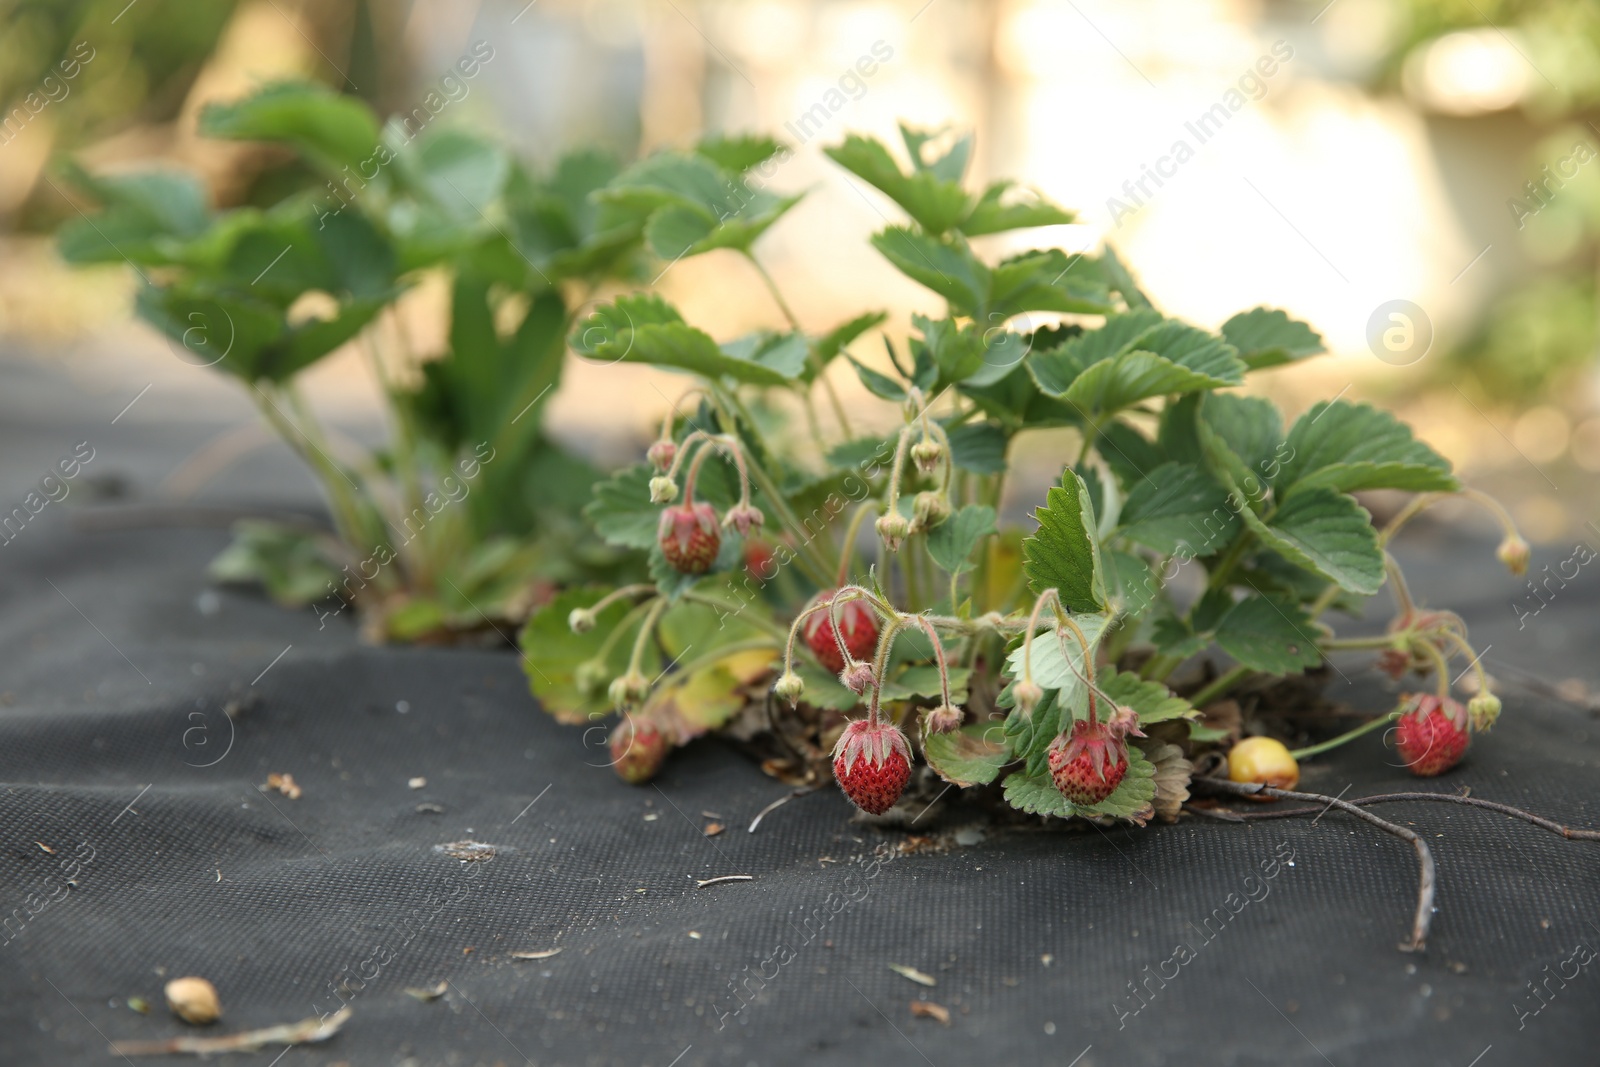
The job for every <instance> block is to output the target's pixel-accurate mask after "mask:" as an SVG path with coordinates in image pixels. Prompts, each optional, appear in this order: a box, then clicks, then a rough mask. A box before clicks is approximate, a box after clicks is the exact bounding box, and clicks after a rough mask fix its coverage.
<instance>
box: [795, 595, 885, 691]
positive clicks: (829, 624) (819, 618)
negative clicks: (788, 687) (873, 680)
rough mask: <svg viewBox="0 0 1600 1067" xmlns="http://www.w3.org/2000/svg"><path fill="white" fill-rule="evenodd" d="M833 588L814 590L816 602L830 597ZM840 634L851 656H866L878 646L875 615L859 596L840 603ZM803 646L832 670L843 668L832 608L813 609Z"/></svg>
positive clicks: (867, 657)
mask: <svg viewBox="0 0 1600 1067" xmlns="http://www.w3.org/2000/svg"><path fill="white" fill-rule="evenodd" d="M833 594H834V590H832V589H824V590H823V591H822V592H820V593H818V594H817V598H816V601H815V602H816V603H826V602H827V601H829V600H831V599H832V598H833ZM839 631H840V632H839V636H840V637H842V638H844V647H845V651H846V652H848V653H849V654H850V658H851V659H853V660H856V659H869V658H871V656H872V653H873V652H874V651H875V650H876V649H877V647H878V616H877V615H875V614H874V613H873V611H872V609H871V608H869V607H867V605H865V604H863V603H862V602H861V601H859V600H847V601H845V602H844V603H842V604H840V605H839ZM805 636H806V647H807V648H809V649H811V651H812V653H814V654H815V655H816V657H817V662H818V663H820V664H822V665H823V666H824V667H826V668H828V670H830V671H832V672H833V673H834V674H839V673H841V672H842V671H843V670H844V666H845V664H844V657H843V656H842V655H840V654H839V642H838V641H837V640H835V639H834V635H833V612H832V610H831V609H828V608H824V609H823V610H821V611H816V612H813V613H812V614H811V615H810V616H808V617H807V618H806V622H805Z"/></svg>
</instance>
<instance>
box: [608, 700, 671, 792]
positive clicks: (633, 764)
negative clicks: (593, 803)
mask: <svg viewBox="0 0 1600 1067" xmlns="http://www.w3.org/2000/svg"><path fill="white" fill-rule="evenodd" d="M610 747H611V769H612V770H614V771H616V772H617V777H619V778H621V779H622V780H623V781H624V782H629V783H632V784H633V785H643V784H644V783H645V782H648V781H649V780H650V779H652V778H654V777H655V776H656V772H657V771H659V770H661V765H662V764H663V763H665V762H666V760H667V752H668V751H669V750H670V749H671V748H672V745H671V743H670V742H669V741H668V740H667V738H666V735H665V734H663V733H662V732H661V728H660V727H659V726H657V725H656V724H655V723H654V722H651V721H650V720H648V719H643V718H638V717H636V716H632V715H629V716H626V717H625V718H624V719H623V720H622V721H621V722H619V723H617V725H616V727H615V728H614V729H613V730H612V731H611V739H610Z"/></svg>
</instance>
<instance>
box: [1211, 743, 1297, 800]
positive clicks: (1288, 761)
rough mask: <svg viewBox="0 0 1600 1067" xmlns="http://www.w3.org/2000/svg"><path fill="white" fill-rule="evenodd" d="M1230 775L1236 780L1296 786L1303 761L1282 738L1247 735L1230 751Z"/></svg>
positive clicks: (1288, 787) (1283, 786) (1289, 787)
mask: <svg viewBox="0 0 1600 1067" xmlns="http://www.w3.org/2000/svg"><path fill="white" fill-rule="evenodd" d="M1228 777H1229V778H1230V779H1231V780H1233V781H1235V782H1259V783H1260V784H1262V785H1270V786H1272V787H1273V788H1275V789H1293V788H1294V787H1295V786H1296V785H1298V784H1299V783H1300V765H1299V764H1298V763H1296V762H1295V760H1294V757H1293V756H1291V755H1290V754H1289V750H1288V749H1287V748H1285V747H1284V744H1283V742H1282V741H1278V740H1275V739H1273V738H1271V737H1247V738H1245V739H1244V740H1243V741H1240V742H1239V743H1238V744H1237V745H1234V746H1233V751H1231V752H1229V753H1228Z"/></svg>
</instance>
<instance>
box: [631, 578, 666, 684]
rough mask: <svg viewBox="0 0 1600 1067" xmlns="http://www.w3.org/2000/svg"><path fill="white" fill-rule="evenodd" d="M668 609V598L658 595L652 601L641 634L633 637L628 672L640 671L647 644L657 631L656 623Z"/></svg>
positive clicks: (640, 627)
mask: <svg viewBox="0 0 1600 1067" xmlns="http://www.w3.org/2000/svg"><path fill="white" fill-rule="evenodd" d="M666 610H667V598H666V597H657V598H656V599H654V600H652V601H650V610H649V611H647V612H645V616H644V622H643V623H641V624H640V626H639V635H638V636H637V637H635V638H634V639H633V653H632V655H630V656H629V657H628V673H629V674H637V673H639V666H640V664H642V663H643V662H644V650H645V646H646V645H648V644H649V643H650V635H651V634H652V633H654V632H655V629H656V623H657V622H659V621H660V619H661V613H662V612H663V611H666Z"/></svg>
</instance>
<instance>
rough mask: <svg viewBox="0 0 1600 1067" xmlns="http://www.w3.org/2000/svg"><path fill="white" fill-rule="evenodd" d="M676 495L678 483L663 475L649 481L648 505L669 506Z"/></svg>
mask: <svg viewBox="0 0 1600 1067" xmlns="http://www.w3.org/2000/svg"><path fill="white" fill-rule="evenodd" d="M677 495H678V483H677V482H675V481H673V480H672V479H671V478H668V477H667V476H666V475H665V474H658V475H656V476H655V477H654V478H651V479H650V503H652V504H670V503H672V501H673V500H674V499H675V498H676V497H677Z"/></svg>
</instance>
